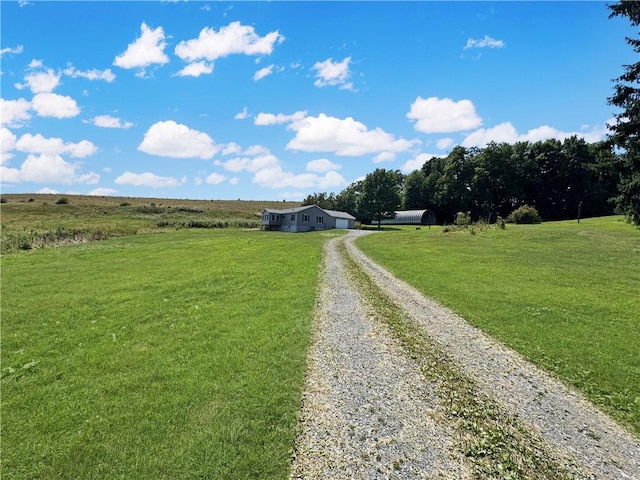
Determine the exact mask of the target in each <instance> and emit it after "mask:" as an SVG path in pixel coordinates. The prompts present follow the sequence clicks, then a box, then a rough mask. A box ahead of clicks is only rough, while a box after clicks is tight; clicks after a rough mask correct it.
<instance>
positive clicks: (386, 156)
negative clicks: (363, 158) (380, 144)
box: [373, 152, 396, 163]
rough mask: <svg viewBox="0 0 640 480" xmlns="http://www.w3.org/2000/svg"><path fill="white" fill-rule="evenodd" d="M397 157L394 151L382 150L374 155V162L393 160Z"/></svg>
mask: <svg viewBox="0 0 640 480" xmlns="http://www.w3.org/2000/svg"><path fill="white" fill-rule="evenodd" d="M395 159H396V154H395V153H394V152H382V153H379V154H378V155H376V156H375V157H373V163H381V162H392V161H393V160H395Z"/></svg>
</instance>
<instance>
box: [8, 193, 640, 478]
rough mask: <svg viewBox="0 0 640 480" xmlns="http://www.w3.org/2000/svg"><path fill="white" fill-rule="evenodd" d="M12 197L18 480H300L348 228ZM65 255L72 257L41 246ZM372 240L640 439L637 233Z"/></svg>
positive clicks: (134, 204) (227, 210)
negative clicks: (338, 244) (322, 338)
mask: <svg viewBox="0 0 640 480" xmlns="http://www.w3.org/2000/svg"><path fill="white" fill-rule="evenodd" d="M5 198H6V201H4V200H3V203H2V205H1V209H2V241H3V255H2V298H1V300H2V305H1V307H2V332H1V334H2V335H1V342H2V350H1V356H2V357H1V359H2V364H1V368H2V370H1V373H2V379H1V387H2V405H1V413H2V417H1V418H2V440H3V466H2V473H3V477H4V478H10V479H28V478H74V479H81V478H82V479H85V478H86V479H89V478H154V479H155V478H167V479H175V478H287V477H288V475H289V470H290V465H291V456H292V452H293V449H294V442H295V436H296V422H297V418H298V411H299V407H300V403H301V392H302V386H303V382H304V375H305V368H306V355H307V349H308V345H309V332H310V327H311V324H312V319H313V316H314V309H315V306H316V295H317V291H318V281H319V278H320V277H319V275H320V267H321V259H322V248H323V245H324V244H325V242H326V241H327V240H328V239H330V238H333V237H335V236H336V235H341V233H340V232H337V231H330V232H314V233H310V234H299V235H291V234H284V233H278V232H261V231H258V230H256V229H255V228H254V229H252V228H251V227H255V226H257V220H258V218H259V217H257V216H256V215H255V213H256V212H259V211H260V210H261V209H262V208H263V207H265V206H271V207H276V206H279V207H280V208H285V207H283V205H285V206H294V205H295V204H291V203H284V204H283V203H282V202H271V203H262V202H241V201H238V202H233V201H232V202H220V203H219V202H217V201H214V202H205V201H199V202H195V201H188V200H184V201H177V200H164V199H162V200H161V199H127V198H101V197H97V198H95V199H94V198H91V197H75V196H67V197H66V199H67V203H56V202H58V200H59V199H60V196H47V197H45V196H42V195H31V196H11V195H3V199H5ZM30 198H33V201H29V200H30ZM192 202H193V203H192ZM125 203H127V204H128V205H123V204H125ZM245 221H246V222H247V223H242V222H245ZM163 222H168V223H163ZM171 222H173V223H171ZM206 222H209V223H206ZM218 222H222V223H218ZM224 222H226V223H224ZM251 222H253V223H251ZM206 227H208V228H206ZM222 227H232V228H222ZM71 230H73V231H74V232H76V233H77V232H84V233H83V234H82V235H85V236H84V237H83V236H82V235H81V234H78V235H76V236H72V235H69V234H68V232H69V231H71ZM96 231H103V232H108V233H109V234H108V235H104V236H103V237H100V236H97V237H91V236H89V235H88V233H87V232H96ZM47 232H54V233H55V232H58V233H59V236H58V237H56V236H55V235H50V234H49V233H47ZM27 233H28V234H29V235H30V236H29V237H28V239H27V240H28V241H27V240H25V238H26V237H25V235H26V234H27ZM20 235H23V236H20ZM47 235H49V236H47ZM98 238H104V240H101V241H95V242H86V240H91V239H98ZM16 239H18V240H16ZM42 239H48V240H47V242H49V243H47V242H44V241H43V240H42ZM5 242H16V243H14V244H12V246H11V248H6V249H5V247H4V243H5ZM29 242H31V243H29ZM56 242H58V243H62V244H65V243H75V244H73V245H62V246H58V247H54V246H45V247H44V248H39V247H40V246H41V245H50V244H55V243H56ZM357 245H358V246H359V247H360V248H361V249H362V250H363V251H364V252H365V253H366V254H367V255H370V256H371V257H372V258H373V259H374V260H375V261H377V262H379V263H380V264H381V265H383V266H385V267H386V268H388V269H389V270H390V271H392V272H394V273H395V274H396V275H397V276H398V277H400V278H402V279H404V280H405V281H407V282H408V283H411V284H413V285H414V286H416V287H417V288H419V289H420V290H421V291H423V292H424V293H425V294H427V295H428V296H430V297H432V298H434V299H437V300H438V301H439V302H441V303H442V304H444V305H446V306H448V307H450V308H452V309H453V310H455V311H456V312H457V313H459V314H460V315H462V316H463V317H464V318H466V319H468V320H469V321H470V322H471V323H473V324H474V325H477V326H479V327H480V328H482V329H483V330H485V331H486V332H488V333H490V334H491V335H493V336H494V337H496V338H498V339H499V340H501V341H502V342H504V343H506V344H507V345H509V346H511V347H512V348H514V349H515V350H517V351H519V352H520V353H522V354H523V355H524V356H526V357H528V358H529V359H531V360H532V361H533V362H535V363H537V364H539V365H541V366H543V367H544V368H545V369H547V370H549V371H551V372H553V373H554V374H556V375H557V376H558V377H559V378H561V379H563V380H565V381H566V382H568V383H570V384H572V385H574V386H576V387H577V388H578V389H579V390H581V391H582V392H584V393H585V395H586V396H587V397H588V398H590V399H591V400H592V401H593V402H594V403H595V404H596V405H598V406H600V407H601V408H602V409H603V410H605V411H606V412H607V413H609V414H610V415H612V417H613V418H615V419H616V420H617V421H618V422H620V423H621V424H622V425H624V426H626V427H627V428H628V429H629V430H630V431H631V432H634V433H635V435H636V436H637V435H639V434H640V355H638V345H640V314H638V312H640V296H639V295H638V291H639V290H640V231H639V230H638V229H636V228H633V227H631V226H629V225H628V224H626V223H624V222H623V221H621V219H620V217H605V218H597V219H585V220H583V221H582V222H581V223H580V224H577V223H576V222H554V223H543V224H541V225H532V226H519V225H507V227H506V229H505V230H493V229H484V230H481V231H475V230H474V233H473V234H472V232H471V231H470V230H468V229H467V230H461V231H449V232H446V233H445V232H443V229H442V228H441V227H432V228H431V229H426V228H422V229H421V230H416V229H415V228H414V227H411V228H409V227H400V228H395V229H391V228H389V229H388V230H386V231H384V232H382V233H380V234H377V235H369V236H366V237H363V238H360V239H358V241H357Z"/></svg>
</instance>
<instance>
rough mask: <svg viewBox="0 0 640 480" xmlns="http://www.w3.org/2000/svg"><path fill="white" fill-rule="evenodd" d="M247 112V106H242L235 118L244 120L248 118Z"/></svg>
mask: <svg viewBox="0 0 640 480" xmlns="http://www.w3.org/2000/svg"><path fill="white" fill-rule="evenodd" d="M249 116H250V115H249V112H248V111H247V107H244V108H243V109H242V111H241V112H240V113H237V114H236V116H235V117H233V118H235V119H236V120H244V119H245V118H249Z"/></svg>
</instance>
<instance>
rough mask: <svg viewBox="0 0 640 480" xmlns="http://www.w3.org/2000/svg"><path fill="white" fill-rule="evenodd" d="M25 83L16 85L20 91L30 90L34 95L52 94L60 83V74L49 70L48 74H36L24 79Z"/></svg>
mask: <svg viewBox="0 0 640 480" xmlns="http://www.w3.org/2000/svg"><path fill="white" fill-rule="evenodd" d="M24 81H25V83H23V84H19V83H16V84H15V87H16V88H17V89H18V90H22V89H23V88H27V87H28V88H29V89H30V90H31V91H32V92H33V93H50V92H53V90H54V89H55V88H56V87H57V86H58V84H59V83H60V74H59V73H56V72H54V71H53V70H52V69H48V70H47V71H46V72H34V73H30V74H28V75H26V76H25V77H24Z"/></svg>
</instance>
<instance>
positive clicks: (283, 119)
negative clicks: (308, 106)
mask: <svg viewBox="0 0 640 480" xmlns="http://www.w3.org/2000/svg"><path fill="white" fill-rule="evenodd" d="M306 116H307V111H306V110H304V111H298V112H295V113H293V114H291V115H285V114H283V113H278V114H277V115H274V114H273V113H262V112H261V113H259V114H258V115H256V118H255V119H254V121H253V123H254V124H255V125H279V124H281V123H295V122H299V121H300V120H303V119H304V118H305V117H306Z"/></svg>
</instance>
